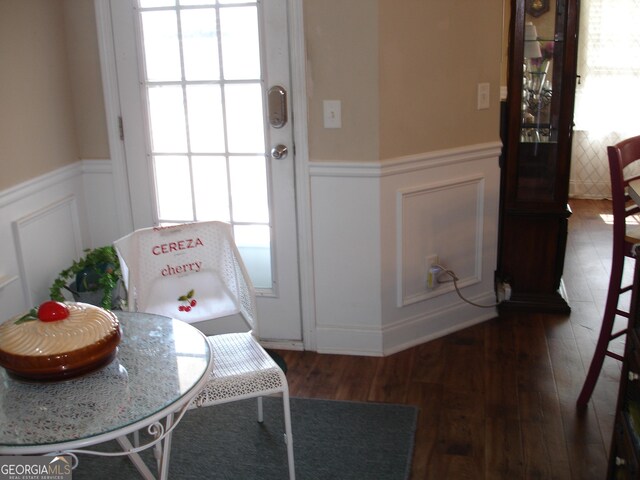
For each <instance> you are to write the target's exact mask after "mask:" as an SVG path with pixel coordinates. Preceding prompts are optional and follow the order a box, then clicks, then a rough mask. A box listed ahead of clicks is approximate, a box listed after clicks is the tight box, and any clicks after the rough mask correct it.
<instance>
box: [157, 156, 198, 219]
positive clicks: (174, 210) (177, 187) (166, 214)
mask: <svg viewBox="0 0 640 480" xmlns="http://www.w3.org/2000/svg"><path fill="white" fill-rule="evenodd" d="M154 167H155V168H154V170H155V175H156V190H157V192H158V195H157V201H158V212H159V215H160V217H161V218H164V219H165V220H167V221H176V220H183V221H188V220H193V215H192V213H191V212H192V211H193V206H192V197H191V172H190V170H189V159H188V157H186V156H169V155H166V156H165V155H162V156H156V157H154Z"/></svg>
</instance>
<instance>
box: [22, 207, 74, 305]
mask: <svg viewBox="0 0 640 480" xmlns="http://www.w3.org/2000/svg"><path fill="white" fill-rule="evenodd" d="M12 227H13V234H14V240H15V245H16V253H17V257H18V266H19V269H20V277H21V279H22V288H23V293H24V298H25V300H26V302H27V304H28V305H33V306H36V305H37V304H39V303H40V302H42V300H43V299H46V298H48V296H49V287H50V286H51V282H52V280H53V278H54V275H52V272H56V273H57V272H59V271H61V270H63V269H65V268H66V267H68V266H69V265H70V264H71V261H72V260H74V259H76V258H80V257H81V256H82V237H81V233H80V218H79V215H78V206H77V202H76V198H75V196H73V195H70V196H68V197H66V198H63V199H61V200H59V201H57V202H55V203H52V204H51V205H48V206H46V207H44V208H42V209H41V210H38V211H36V212H33V213H31V214H29V215H26V216H24V217H22V218H19V219H18V220H16V221H15V222H13V225H12Z"/></svg>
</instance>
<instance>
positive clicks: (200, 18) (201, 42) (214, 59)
mask: <svg viewBox="0 0 640 480" xmlns="http://www.w3.org/2000/svg"><path fill="white" fill-rule="evenodd" d="M180 21H181V22H182V49H183V55H184V75H185V79H187V80H217V79H219V78H220V61H219V57H218V36H217V32H216V11H215V9H213V8H208V9H204V8H199V9H196V10H183V11H182V13H181V14H180Z"/></svg>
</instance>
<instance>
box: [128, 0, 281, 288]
mask: <svg viewBox="0 0 640 480" xmlns="http://www.w3.org/2000/svg"><path fill="white" fill-rule="evenodd" d="M139 6H140V8H139V19H140V32H141V35H140V38H141V39H142V43H143V48H142V50H143V52H144V61H143V68H144V72H143V77H142V78H144V91H145V94H146V95H145V98H146V101H147V108H148V112H149V122H150V125H149V131H150V139H149V143H150V146H151V149H150V151H151V160H152V162H151V165H152V169H153V174H154V179H155V186H156V202H157V220H158V222H159V223H163V224H168V223H180V222H185V221H197V220H222V221H227V222H230V223H231V224H232V225H233V229H234V234H235V237H236V243H237V244H238V248H239V249H240V250H241V252H242V253H243V256H245V257H251V260H250V261H249V262H247V263H251V264H253V265H256V267H254V268H252V269H251V270H252V272H250V273H251V275H252V278H253V280H254V283H255V285H256V287H258V288H264V289H270V288H272V285H273V283H272V272H271V265H272V262H271V243H272V239H271V227H270V217H271V215H270V208H269V193H268V188H267V182H268V180H269V178H268V174H267V163H266V162H267V159H266V156H265V131H264V130H265V126H264V122H263V118H264V115H263V108H264V107H263V96H262V90H263V88H262V86H263V81H262V78H261V64H260V63H261V62H260V47H259V41H258V40H259V31H258V28H259V25H258V5H257V2H238V1H232V0H227V1H219V2H211V1H206V2H205V1H202V0H200V1H198V0H189V1H185V0H182V1H181V2H180V4H179V5H176V2H175V1H168V0H140V1H139ZM155 22H157V23H155ZM248 24H250V25H251V33H249V32H248V30H247V28H246V27H245V25H248ZM228 25H232V26H234V27H236V28H234V29H233V30H232V29H230V28H227V26H228ZM231 32H236V33H231ZM237 32H240V33H237ZM214 47H215V48H214ZM236 47H239V48H236ZM205 50H206V51H207V53H208V57H207V58H208V60H207V61H202V60H200V61H198V60H196V59H201V58H202V56H201V55H200V54H202V53H203V51H205ZM252 50H253V53H252ZM229 58H231V60H234V61H229V60H227V59H229Z"/></svg>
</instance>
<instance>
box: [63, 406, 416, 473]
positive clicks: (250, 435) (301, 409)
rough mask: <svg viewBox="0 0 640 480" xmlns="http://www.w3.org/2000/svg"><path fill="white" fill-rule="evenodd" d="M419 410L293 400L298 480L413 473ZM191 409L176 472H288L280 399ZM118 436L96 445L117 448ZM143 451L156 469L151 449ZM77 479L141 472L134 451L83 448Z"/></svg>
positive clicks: (176, 450) (174, 456) (180, 429)
mask: <svg viewBox="0 0 640 480" xmlns="http://www.w3.org/2000/svg"><path fill="white" fill-rule="evenodd" d="M417 415H418V409H417V408H416V407H412V406H407V405H391V404H381V403H362V402H339V401H332V400H315V399H302V398H292V399H291V417H292V428H293V439H294V443H293V445H294V455H295V463H296V478H297V479H298V480H307V479H309V480H311V479H313V480H316V479H339V480H349V479H353V480H363V479H376V480H396V479H398V480H401V479H408V478H409V477H410V473H411V458H412V453H413V442H414V434H415V429H416V421H417ZM256 418H257V409H256V400H255V399H250V400H244V401H241V402H234V403H230V404H225V405H219V406H215V407H206V408H200V409H196V410H191V411H189V412H187V414H186V415H185V417H184V418H183V419H182V421H181V422H180V424H179V425H178V426H177V428H176V429H175V430H174V434H173V448H172V451H171V460H170V463H169V478H171V479H173V480H183V479H185V480H186V479H189V480H191V479H194V480H196V479H202V480H205V479H206V480H210V479H228V480H251V479H256V480H257V479H259V480H271V479H273V480H276V479H277V480H281V479H286V478H288V469H287V455H286V449H285V445H284V440H283V434H284V423H283V414H282V401H281V399H280V398H277V397H276V398H265V399H264V423H263V424H259V423H258V422H257V421H256ZM118 448H119V447H118V446H117V444H115V442H109V443H105V444H103V445H99V446H96V447H92V448H91V449H92V450H114V449H118ZM143 458H145V461H147V463H148V464H149V466H150V468H151V470H152V471H153V472H155V471H156V470H155V468H154V464H153V463H152V462H151V458H152V457H151V455H150V452H149V451H145V452H143ZM79 459H80V464H79V466H78V467H77V469H76V470H74V472H73V479H74V480H81V479H90V480H100V479H109V480H112V479H139V478H141V477H140V476H139V474H138V472H137V470H136V469H135V468H134V467H133V465H132V464H131V462H130V461H129V460H128V458H127V457H110V458H105V457H95V456H92V455H85V454H80V455H79Z"/></svg>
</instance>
